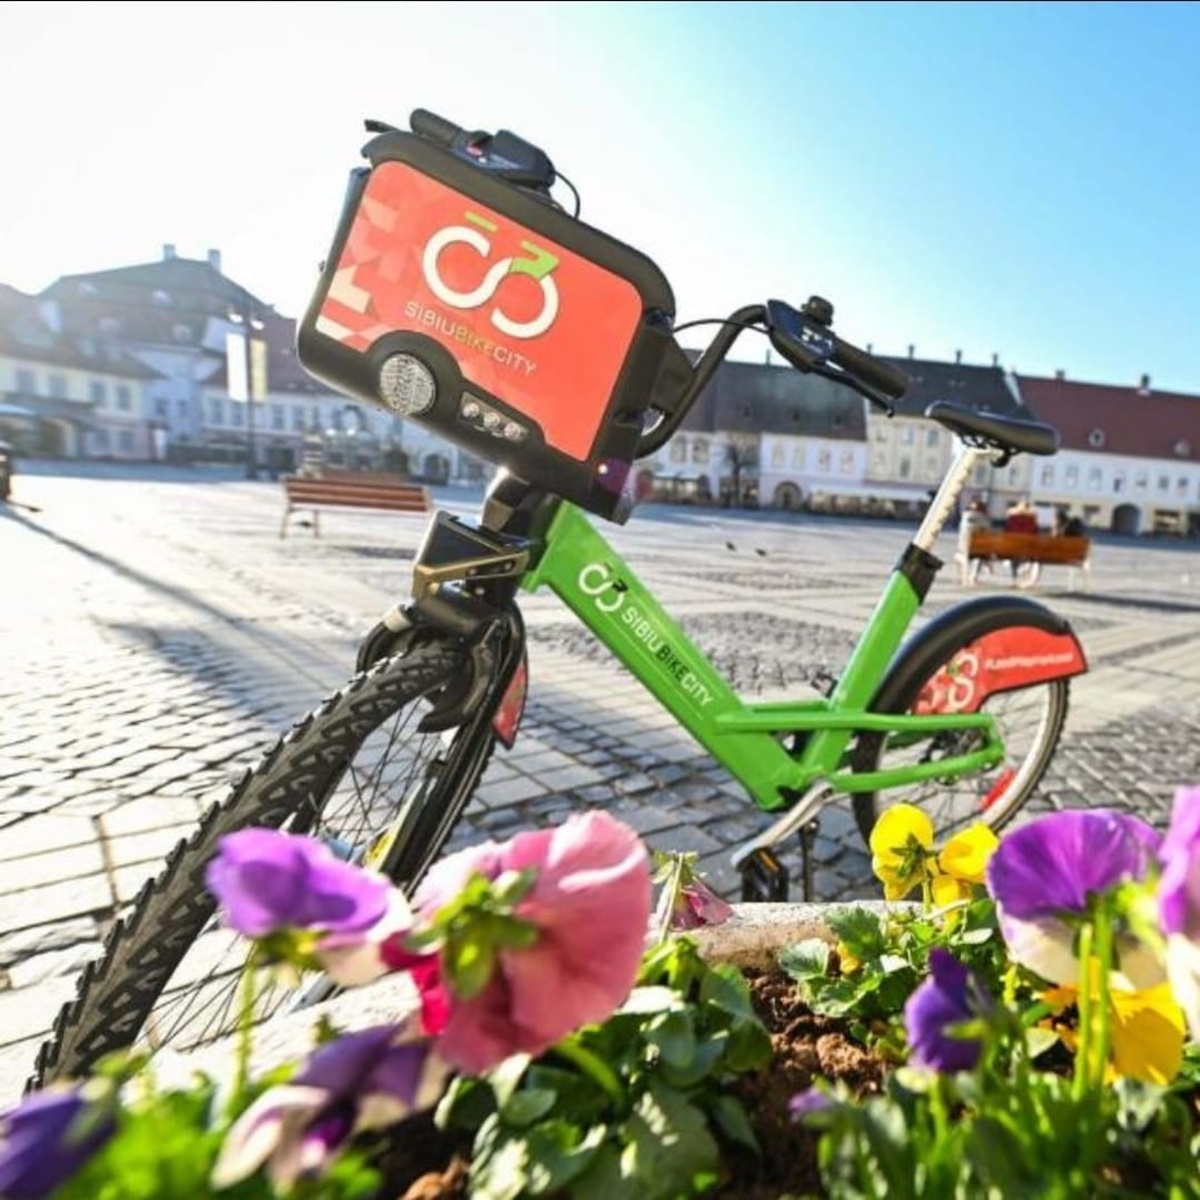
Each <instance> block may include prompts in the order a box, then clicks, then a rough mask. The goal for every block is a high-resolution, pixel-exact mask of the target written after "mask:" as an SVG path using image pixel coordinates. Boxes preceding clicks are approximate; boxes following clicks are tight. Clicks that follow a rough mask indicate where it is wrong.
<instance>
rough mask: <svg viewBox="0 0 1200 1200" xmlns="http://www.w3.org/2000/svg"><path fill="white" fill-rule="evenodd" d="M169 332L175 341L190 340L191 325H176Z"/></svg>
mask: <svg viewBox="0 0 1200 1200" xmlns="http://www.w3.org/2000/svg"><path fill="white" fill-rule="evenodd" d="M171 334H172V336H173V337H174V338H175V340H176V341H177V342H190V341H191V340H192V327H191V326H190V325H176V326H175V328H174V329H173V330H172V331H171Z"/></svg>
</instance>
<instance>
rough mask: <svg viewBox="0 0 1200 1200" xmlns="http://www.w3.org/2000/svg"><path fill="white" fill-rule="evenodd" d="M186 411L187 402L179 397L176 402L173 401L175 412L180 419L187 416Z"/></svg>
mask: <svg viewBox="0 0 1200 1200" xmlns="http://www.w3.org/2000/svg"><path fill="white" fill-rule="evenodd" d="M187 410H188V405H187V401H186V400H185V399H184V398H183V397H182V396H181V397H180V398H179V399H178V400H176V401H175V412H176V413H177V414H178V415H179V417H180V418H181V419H182V418H183V417H186V416H187Z"/></svg>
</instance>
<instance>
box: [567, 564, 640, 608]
mask: <svg viewBox="0 0 1200 1200" xmlns="http://www.w3.org/2000/svg"><path fill="white" fill-rule="evenodd" d="M579 590H580V591H581V592H582V593H583V594H584V595H585V596H591V597H592V600H593V602H594V603H595V605H596V607H597V608H598V609H599V610H600V611H601V612H603V613H611V612H616V611H617V609H618V608H620V607H621V605H622V604H624V603H625V593H626V591H628V590H629V585H628V584H627V583H625V582H623V581H622V580H620V579H614V578H613V577H612V573H611V572H610V571H609V569H608V567H606V566H605V565H604V564H603V563H588V565H587V566H586V567H584V568H583V570H582V571H580V572H579Z"/></svg>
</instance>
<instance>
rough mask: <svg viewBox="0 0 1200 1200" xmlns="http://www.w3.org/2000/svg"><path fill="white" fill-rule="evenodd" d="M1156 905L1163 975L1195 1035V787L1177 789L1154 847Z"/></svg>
mask: <svg viewBox="0 0 1200 1200" xmlns="http://www.w3.org/2000/svg"><path fill="white" fill-rule="evenodd" d="M1159 864H1160V865H1161V867H1162V875H1161V876H1160V878H1159V881H1158V908H1159V917H1160V921H1161V925H1162V931H1163V933H1164V935H1165V936H1166V939H1167V977H1168V979H1169V980H1170V981H1171V990H1172V991H1173V992H1174V993H1175V998H1176V1000H1178V1001H1179V1005H1180V1007H1181V1008H1182V1009H1183V1011H1184V1012H1185V1013H1186V1014H1187V1020H1188V1026H1189V1027H1190V1029H1191V1033H1192V1037H1193V1038H1200V787H1192V788H1180V789H1179V790H1178V791H1177V792H1176V793H1175V803H1174V806H1173V807H1172V809H1171V824H1170V826H1169V827H1168V829H1167V836H1166V837H1165V838H1164V839H1163V843H1162V847H1161V849H1160V851H1159Z"/></svg>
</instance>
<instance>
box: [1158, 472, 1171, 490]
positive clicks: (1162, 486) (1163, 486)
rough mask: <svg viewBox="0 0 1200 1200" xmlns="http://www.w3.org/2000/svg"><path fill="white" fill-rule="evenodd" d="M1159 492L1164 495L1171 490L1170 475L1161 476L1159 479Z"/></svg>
mask: <svg viewBox="0 0 1200 1200" xmlns="http://www.w3.org/2000/svg"><path fill="white" fill-rule="evenodd" d="M1158 490H1159V491H1160V492H1162V493H1164V494H1166V493H1167V492H1169V491H1170V490H1171V477H1170V476H1169V475H1160V476H1159V477H1158Z"/></svg>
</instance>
